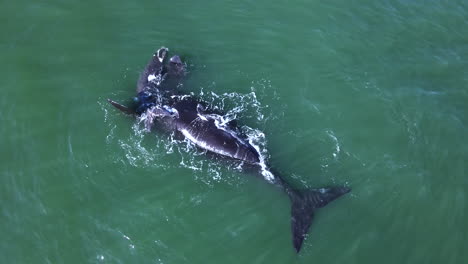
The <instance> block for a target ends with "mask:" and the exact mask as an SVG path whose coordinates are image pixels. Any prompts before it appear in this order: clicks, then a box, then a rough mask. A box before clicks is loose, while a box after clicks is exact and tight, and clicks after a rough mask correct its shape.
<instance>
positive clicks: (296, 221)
mask: <svg viewBox="0 0 468 264" xmlns="http://www.w3.org/2000/svg"><path fill="white" fill-rule="evenodd" d="M350 191H351V189H350V188H347V187H334V188H321V189H313V190H309V191H305V192H300V191H297V190H293V191H292V192H291V193H290V198H291V202H292V208H291V231H292V236H293V245H294V248H295V249H296V251H297V252H299V250H301V246H302V242H304V239H305V237H306V235H307V231H308V230H309V227H310V225H311V224H312V220H313V217H314V212H315V209H318V208H322V207H324V206H325V205H327V204H328V203H329V202H331V201H333V200H335V199H336V198H338V197H340V196H341V195H343V194H345V193H348V192H350Z"/></svg>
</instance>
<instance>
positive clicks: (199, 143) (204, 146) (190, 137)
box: [180, 129, 233, 157]
mask: <svg viewBox="0 0 468 264" xmlns="http://www.w3.org/2000/svg"><path fill="white" fill-rule="evenodd" d="M180 131H181V132H182V134H183V135H184V136H185V137H186V138H187V139H188V140H190V141H191V142H193V143H194V144H195V145H197V146H199V147H200V148H202V149H206V150H209V151H211V152H214V153H218V154H221V155H224V156H228V157H233V156H232V155H231V154H229V153H227V152H226V151H222V150H220V149H218V148H214V147H213V146H210V145H208V144H206V142H204V141H201V140H198V139H197V138H196V137H194V136H193V135H192V134H191V133H190V131H188V130H187V129H181V130H180Z"/></svg>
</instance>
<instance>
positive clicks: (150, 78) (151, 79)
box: [148, 74, 156, 82]
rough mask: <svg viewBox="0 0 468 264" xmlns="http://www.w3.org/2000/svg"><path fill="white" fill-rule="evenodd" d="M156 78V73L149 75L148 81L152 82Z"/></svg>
mask: <svg viewBox="0 0 468 264" xmlns="http://www.w3.org/2000/svg"><path fill="white" fill-rule="evenodd" d="M155 79H156V76H155V75H154V74H150V75H148V82H152V81H153V80H155Z"/></svg>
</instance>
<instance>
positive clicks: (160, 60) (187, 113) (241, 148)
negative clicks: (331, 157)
mask: <svg viewBox="0 0 468 264" xmlns="http://www.w3.org/2000/svg"><path fill="white" fill-rule="evenodd" d="M167 52H168V49H166V48H164V47H162V48H161V49H159V50H158V51H157V52H156V53H155V54H154V55H153V57H152V58H151V60H150V61H149V63H148V64H147V66H146V68H145V70H144V71H143V72H142V73H141V75H140V78H139V79H138V82H137V92H138V94H137V96H136V97H135V99H134V103H133V104H132V105H131V106H128V107H127V106H124V105H121V104H119V103H117V102H115V101H112V100H110V99H108V101H109V102H110V103H111V104H112V105H113V106H114V107H116V108H117V109H119V110H121V111H122V112H124V113H126V114H129V115H133V116H136V117H139V118H142V119H144V120H145V126H146V128H147V129H148V130H149V129H151V128H153V127H156V128H158V129H162V130H165V131H168V132H173V133H176V134H178V135H180V136H181V137H185V138H186V139H188V140H189V141H191V142H193V143H194V144H195V145H196V146H198V147H199V148H201V149H204V150H207V151H209V152H212V153H216V154H217V155H221V156H224V157H228V158H231V159H236V160H240V161H243V162H244V163H245V164H247V165H250V166H254V167H256V168H257V169H258V171H259V172H260V173H261V174H262V175H263V176H264V178H265V180H266V181H268V182H269V183H271V184H274V185H276V186H278V187H280V188H281V189H282V190H283V191H284V192H285V193H286V194H287V195H288V197H289V199H290V200H291V203H292V207H291V231H292V240H293V245H294V248H295V249H296V251H297V252H299V251H300V249H301V246H302V243H303V241H304V238H305V236H306V235H307V232H308V229H309V227H310V225H311V223H312V219H313V217H314V213H315V211H316V209H318V208H321V207H324V206H325V205H327V204H328V203H329V202H331V201H333V200H335V199H336V198H338V197H340V196H341V195H343V194H345V193H348V192H349V191H350V190H351V189H350V188H348V187H326V188H320V189H308V190H307V189H306V190H301V189H297V188H294V187H292V186H291V185H290V184H288V182H287V181H285V179H284V178H283V177H281V176H280V175H279V174H278V173H273V172H272V170H271V167H270V166H268V165H267V164H265V162H264V161H263V160H262V159H261V156H260V153H259V151H258V150H257V148H256V147H255V146H254V145H253V144H251V143H250V142H249V140H248V139H247V138H246V137H245V136H243V135H242V133H240V132H239V129H238V128H237V126H236V125H235V124H232V123H226V122H224V120H223V116H222V115H221V114H220V113H217V112H214V111H211V110H210V109H207V107H206V106H205V105H204V103H203V102H202V101H200V100H198V99H197V98H195V97H193V96H188V95H183V94H179V93H178V91H177V87H178V86H179V85H180V82H181V79H182V78H183V76H184V74H185V64H183V63H182V61H181V60H180V58H179V57H178V56H177V55H176V56H173V57H172V58H171V59H169V62H168V63H167V64H165V58H166V55H167Z"/></svg>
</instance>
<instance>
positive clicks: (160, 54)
mask: <svg viewBox="0 0 468 264" xmlns="http://www.w3.org/2000/svg"><path fill="white" fill-rule="evenodd" d="M168 51H169V49H168V48H166V47H164V46H163V47H161V48H160V49H158V51H156V53H154V54H153V57H156V58H158V60H159V62H161V63H162V62H163V60H164V58H165V57H166V54H167V52H168Z"/></svg>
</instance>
